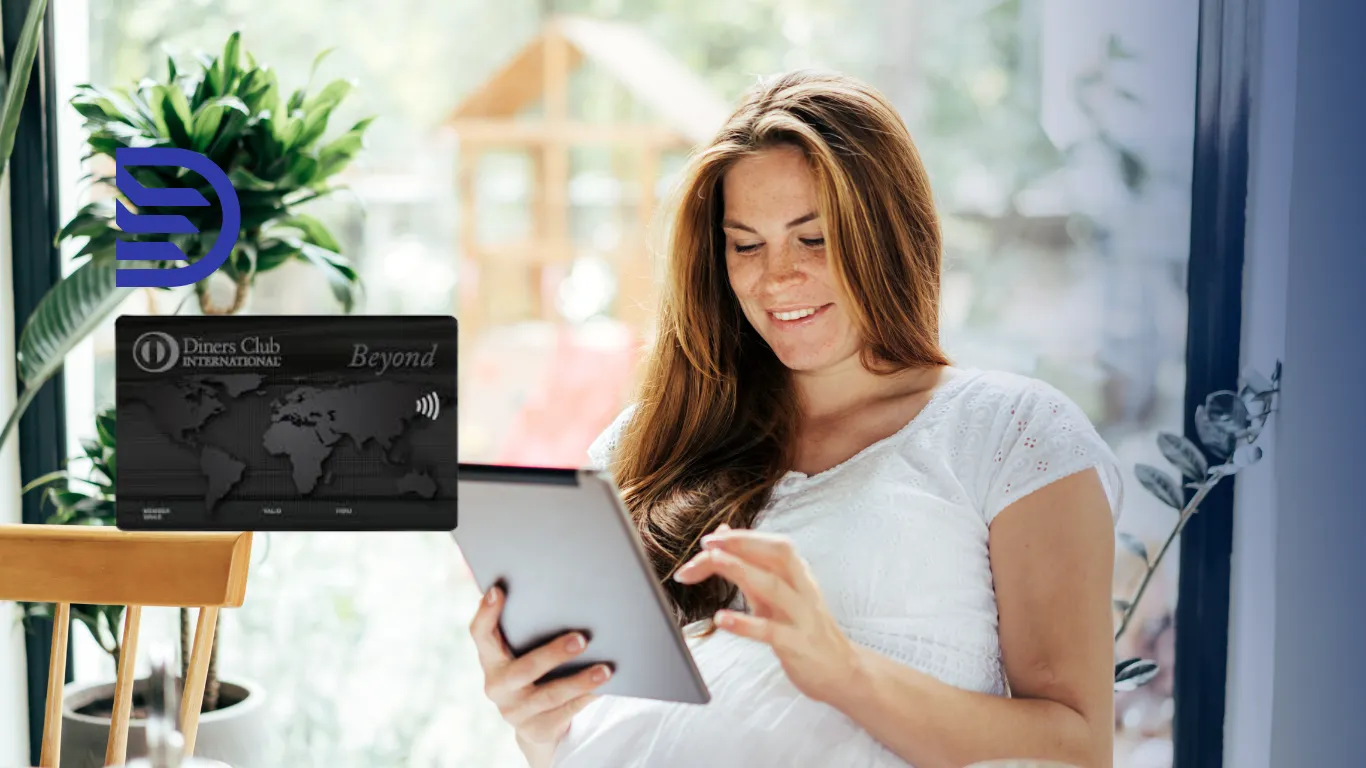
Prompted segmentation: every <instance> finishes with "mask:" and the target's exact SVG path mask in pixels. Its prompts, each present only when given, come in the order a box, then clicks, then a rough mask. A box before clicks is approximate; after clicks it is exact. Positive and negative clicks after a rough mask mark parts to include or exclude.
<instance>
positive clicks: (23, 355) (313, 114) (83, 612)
mask: <svg viewBox="0 0 1366 768" xmlns="http://www.w3.org/2000/svg"><path fill="white" fill-rule="evenodd" d="M45 7H46V0H34V1H33V3H32V5H31V6H30V9H29V16H28V18H27V20H26V23H25V26H24V29H23V31H22V33H21V35H20V43H19V45H18V47H17V49H16V55H15V57H14V61H13V62H12V66H13V68H12V70H11V71H10V73H9V74H10V77H9V79H8V82H6V83H5V86H6V87H5V98H4V102H3V104H0V169H3V167H4V164H5V161H7V160H8V157H9V154H10V150H11V148H12V147H13V143H14V135H15V133H16V130H17V123H18V116H19V111H20V110H19V106H20V103H21V101H22V98H23V94H24V93H25V92H26V90H27V85H28V75H29V71H30V68H31V65H32V62H33V59H34V55H35V53H36V50H37V45H38V39H39V33H40V32H41V29H42V24H41V21H42V17H43V13H44V10H45ZM323 56H325V53H324V54H323V55H320V56H319V57H318V58H317V59H316V60H315V61H314V67H313V70H314V72H316V70H317V67H318V65H319V64H320V63H321V61H322V59H323ZM197 61H198V66H197V67H196V68H195V69H194V70H193V71H191V72H187V73H181V72H179V71H178V70H177V68H176V64H175V62H174V60H169V61H168V67H169V76H168V77H167V79H166V80H165V81H164V82H159V83H158V82H154V81H143V82H142V83H140V84H139V85H138V86H137V87H136V88H135V89H133V90H113V91H107V90H103V89H99V88H95V87H93V86H82V87H80V88H79V89H78V91H79V92H78V95H77V96H76V97H75V98H74V99H73V101H72V105H73V106H74V107H75V109H76V110H77V111H78V112H79V113H80V114H81V115H82V116H83V117H84V118H85V121H86V128H87V129H88V130H89V132H90V133H89V138H88V141H87V144H88V150H89V151H88V153H87V155H86V159H90V160H93V161H94V162H93V163H92V165H93V166H94V167H95V168H96V171H95V172H94V173H92V174H90V175H89V176H88V177H87V178H91V179H93V180H94V182H95V183H96V184H97V185H101V186H102V187H104V188H107V190H108V192H109V193H110V194H112V195H113V196H114V197H115V198H116V199H117V198H118V190H117V188H116V187H115V186H114V184H113V182H114V179H113V177H112V175H110V171H112V168H113V166H112V161H113V158H114V154H115V152H116V151H117V150H118V149H119V148H122V147H133V146H138V147H147V146H156V147H177V148H183V149H189V150H193V151H196V152H200V153H203V154H205V155H206V156H208V157H209V159H211V160H212V161H213V162H214V163H215V164H217V165H218V166H219V167H220V168H222V169H223V171H224V172H225V173H227V175H228V177H229V180H230V181H231V182H232V184H233V187H234V189H235V191H236V193H237V196H238V201H239V204H240V206H241V228H240V231H239V232H238V241H237V245H236V247H235V249H234V251H233V253H232V254H231V256H230V258H229V259H228V261H227V262H226V263H225V264H224V265H223V266H222V268H220V270H219V272H220V273H222V274H223V275H225V276H226V277H227V278H229V280H230V281H231V284H232V286H233V291H234V293H233V298H232V300H231V302H230V303H228V304H227V305H226V306H218V305H216V304H215V303H214V301H213V300H212V297H211V295H210V292H209V290H208V288H209V287H208V285H207V283H206V282H200V283H198V284H196V285H195V286H194V291H195V294H196V295H197V297H198V299H199V307H200V310H201V311H202V312H203V313H204V314H232V313H236V312H238V311H240V310H242V309H243V308H244V306H245V305H246V301H247V297H248V295H249V294H250V291H251V289H252V287H253V286H254V285H255V281H256V279H257V277H258V276H260V275H261V274H263V273H266V272H270V271H271V270H274V269H277V268H279V267H280V266H281V265H282V264H284V263H285V262H287V261H290V260H300V261H303V262H305V263H308V264H311V265H313V266H314V267H316V268H317V273H318V274H319V275H321V276H322V277H323V279H325V280H326V281H327V283H328V285H329V286H330V288H331V290H332V293H333V295H334V297H335V298H336V299H337V300H338V302H339V303H340V305H341V307H342V309H343V310H344V311H347V312H350V311H351V310H352V309H353V307H354V306H355V303H356V299H357V297H358V295H359V290H360V282H359V278H358V275H357V273H356V272H355V270H354V269H353V268H352V267H351V266H350V265H349V263H348V262H347V261H346V259H344V258H343V257H342V256H341V255H340V246H339V244H338V243H337V241H336V239H335V238H334V237H333V236H332V234H331V233H330V232H329V231H328V229H327V227H326V226H324V225H323V224H322V223H321V222H320V221H318V220H317V219H315V218H313V217H311V216H309V215H308V214H306V213H304V212H303V210H302V207H303V206H304V205H305V204H306V203H308V202H309V201H312V200H315V199H317V198H319V197H322V196H324V195H328V194H331V193H332V192H335V191H337V190H339V189H341V188H342V187H340V186H337V185H336V184H335V183H334V179H335V177H336V175H337V174H338V173H340V172H341V171H342V170H344V169H345V168H346V167H347V165H349V164H350V162H351V161H352V160H353V159H354V158H355V157H356V155H357V154H358V153H359V152H360V150H361V149H362V148H363V145H364V135H365V131H366V129H367V127H368V126H369V124H370V122H371V119H365V120H361V121H360V122H358V123H356V124H354V125H353V126H351V127H350V128H349V129H347V130H345V131H344V132H342V133H340V135H337V136H336V137H334V138H331V139H330V140H326V141H324V140H323V134H324V133H326V132H327V128H328V122H329V119H330V117H331V116H332V113H333V112H334V110H335V109H336V108H337V107H338V105H339V104H340V103H341V102H342V101H343V100H344V99H345V98H346V96H347V95H348V94H349V92H350V90H351V88H352V86H351V84H349V83H348V82H346V81H342V80H338V81H334V82H332V83H329V84H328V85H326V86H325V87H323V88H322V89H321V90H319V91H318V92H316V93H313V94H310V92H309V89H310V87H311V79H312V74H310V82H309V84H308V85H305V86H304V87H303V88H300V89H298V90H296V91H294V92H293V93H292V94H290V95H289V96H288V97H287V98H286V97H285V96H284V95H283V94H282V92H281V91H280V87H279V84H278V81H277V78H276V76H275V74H274V72H272V71H271V70H270V69H269V68H268V67H263V66H258V65H257V63H256V61H255V59H254V58H253V57H252V56H251V55H250V54H249V53H245V52H244V51H242V50H241V47H240V39H239V35H237V34H233V35H232V36H231V37H229V39H228V41H227V43H226V45H225V46H224V49H223V52H222V54H221V55H220V56H218V57H216V58H215V57H210V56H207V55H203V54H201V55H199V56H198V58H197ZM101 167H103V171H102V172H101V170H100V169H101ZM129 171H130V173H131V174H132V175H133V177H134V178H135V179H136V180H137V181H138V182H140V183H141V184H142V185H144V186H147V187H192V188H195V189H196V190H198V191H199V192H200V194H201V195H203V196H204V197H205V198H206V199H208V200H210V201H213V200H214V199H215V198H216V194H215V193H214V192H213V190H212V188H211V187H209V186H208V184H207V183H206V182H205V181H204V180H202V179H200V178H199V177H198V176H197V175H191V174H188V173H185V172H183V171H181V169H176V168H159V167H133V168H129ZM101 173H103V175H101ZM112 203H113V200H108V199H106V200H104V201H99V202H95V203H92V204H90V205H87V206H86V207H84V208H83V209H82V210H81V211H80V212H79V213H78V214H77V215H76V216H75V217H73V218H72V220H71V221H70V222H68V223H67V224H66V226H65V227H63V228H62V230H61V232H60V233H59V234H58V236H57V242H58V243H60V242H62V241H65V240H69V239H73V238H85V239H86V241H85V243H84V245H83V247H82V248H81V249H80V252H79V253H78V254H77V259H78V260H80V261H81V262H82V263H81V264H80V265H79V266H78V267H77V268H76V269H75V270H74V271H73V272H72V273H71V274H70V275H69V276H68V277H66V278H64V279H63V280H61V281H59V282H58V283H56V284H55V285H54V286H53V287H52V288H51V289H50V290H49V291H48V293H47V294H46V295H45V296H44V297H43V299H42V300H41V301H40V302H39V304H38V306H37V307H36V308H35V309H34V311H33V313H32V315H31V316H30V317H29V318H28V320H27V322H26V323H25V324H24V326H23V330H22V332H21V335H20V338H19V344H18V372H19V378H20V381H21V383H22V384H23V389H22V391H21V393H20V397H19V402H18V404H17V405H16V407H15V409H14V411H13V412H12V413H11V414H10V415H9V417H8V419H7V421H6V422H5V424H4V427H3V429H0V447H3V446H4V445H5V443H6V441H7V440H8V437H9V434H10V432H11V431H13V430H14V429H15V427H16V426H17V424H18V423H19V420H20V418H21V417H22V416H23V414H24V412H25V410H26V409H27V408H28V406H29V404H31V402H32V401H33V398H34V396H35V395H36V394H37V392H38V391H39V390H40V389H41V387H42V386H43V384H45V383H46V382H47V381H48V380H49V379H51V378H52V376H54V375H55V374H56V373H57V371H59V370H60V369H61V367H62V365H63V363H64V361H65V357H66V355H67V354H68V353H69V352H70V351H71V350H72V349H73V348H74V347H75V346H76V345H77V344H79V343H80V342H81V341H82V340H83V339H84V338H86V337H87V336H88V335H89V334H90V333H91V332H93V331H94V330H95V329H96V328H98V327H99V326H100V325H101V324H102V323H103V322H104V321H105V320H107V319H108V318H109V316H110V315H111V314H112V313H113V312H114V311H115V310H116V309H117V308H118V306H119V305H120V304H121V303H122V302H123V301H124V299H126V298H127V297H128V295H129V294H130V293H131V290H132V289H127V288H119V287H117V285H116V281H115V267H116V264H117V263H118V262H117V261H116V258H115V248H116V243H117V242H118V241H119V240H125V241H128V240H151V239H154V236H147V235H132V234H128V233H124V232H121V231H119V230H118V229H117V227H116V221H115V215H114V206H113V204H112ZM124 204H125V205H127V201H126V200H125V201H124ZM128 207H129V208H130V209H132V208H133V206H131V205H129V206H128ZM176 212H177V213H180V214H183V215H184V216H185V218H187V219H189V220H190V221H191V222H192V224H193V225H194V227H195V228H196V229H197V230H198V232H196V233H192V234H176V235H171V236H170V238H169V239H170V240H171V241H172V242H174V243H175V244H176V245H177V246H178V247H179V248H180V250H181V251H182V252H183V253H184V254H185V259H186V260H188V261H191V262H193V261H196V260H198V259H199V258H201V257H202V256H203V255H204V254H205V253H206V252H207V250H208V247H209V245H210V244H211V243H212V242H213V241H214V240H215V239H216V238H217V237H218V235H219V231H218V230H219V229H220V227H221V217H220V216H219V214H218V213H217V211H216V207H215V206H210V207H207V208H197V209H196V208H178V209H177V210H176ZM123 264H124V265H125V266H129V265H128V264H127V262H124V263H123ZM137 266H154V267H158V268H171V267H173V266H175V263H174V262H172V261H161V262H152V263H150V264H147V263H144V264H139V265H137ZM95 426H96V433H97V437H96V438H95V439H93V440H87V441H83V447H84V454H85V455H84V456H82V457H78V460H80V459H85V460H89V461H90V470H89V472H86V473H75V472H73V471H72V470H71V469H70V467H68V469H67V470H63V471H60V472H56V473H52V474H49V475H47V476H45V477H42V478H38V479H37V480H35V481H33V482H32V483H30V484H29V486H28V487H26V488H25V489H24V491H25V492H27V491H29V490H34V489H37V488H39V487H41V488H43V489H44V496H45V500H46V501H47V502H48V503H49V504H51V505H52V507H53V509H54V513H53V514H52V515H51V517H50V518H49V519H48V522H49V523H54V524H77V525H111V524H113V523H114V521H115V511H114V510H115V507H114V485H115V480H116V473H117V456H116V448H117V446H116V443H115V431H114V426H115V424H114V416H113V413H112V411H110V410H105V411H102V412H101V413H100V414H99V415H98V417H97V419H96V424H95ZM25 609H26V610H25V612H24V615H25V617H32V616H36V615H41V614H42V613H44V612H46V611H47V610H48V607H47V606H35V605H29V606H25ZM122 613H123V608H122V606H72V617H73V618H74V619H76V620H77V621H80V622H81V623H82V624H84V625H85V626H86V627H87V628H88V629H89V630H90V632H91V634H92V635H93V636H94V638H95V639H96V641H97V642H98V643H99V644H100V646H101V647H102V648H103V649H104V650H105V651H106V652H107V653H108V654H109V655H110V656H111V657H112V658H113V660H114V661H115V663H116V666H117V661H118V658H119V656H120V655H121V648H120V645H119V627H120V624H121V616H122ZM188 625H189V622H188V612H185V611H182V612H181V628H182V631H181V635H182V648H183V649H184V652H183V656H184V657H185V658H188V656H189V653H188V649H187V648H185V646H186V645H187V644H188V643H187V640H186V638H188V636H189V631H188ZM217 640H218V637H217V634H215V638H214V645H213V652H212V655H211V661H210V668H209V679H208V681H207V684H206V688H205V697H204V707H203V711H204V712H206V713H210V714H206V715H205V719H204V720H202V721H201V729H200V742H201V746H202V747H204V748H205V749H201V753H204V754H208V753H209V751H211V750H209V749H208V748H209V744H208V743H207V742H208V741H209V739H208V738H207V737H208V736H209V734H208V732H207V731H208V730H209V728H208V726H209V724H210V719H211V718H213V717H215V713H214V710H215V708H216V707H217V706H218V705H219V692H220V683H219V680H218V677H217V664H216V661H217ZM182 674H183V671H182ZM228 687H229V686H228V685H227V684H225V685H224V686H223V688H224V693H223V696H225V697H227V696H229V694H228V693H227V688H228ZM232 688H234V689H236V690H237V693H234V694H232V695H233V696H236V697H238V698H239V699H240V697H242V696H247V695H250V694H251V691H250V690H248V689H246V688H242V687H241V686H232ZM96 700H97V699H92V701H96ZM232 709H233V710H237V709H239V708H238V707H233V708H232ZM248 709H249V710H250V711H251V714H246V713H243V714H241V715H238V716H235V717H236V718H237V721H236V722H228V721H227V720H226V719H225V720H223V722H222V726H223V731H222V739H221V740H222V742H223V744H224V745H225V746H224V747H223V749H224V751H225V752H228V753H232V756H231V757H230V756H229V755H227V754H224V755H222V756H220V759H225V760H229V761H231V762H232V763H233V764H235V765H237V764H240V765H249V764H252V763H251V760H252V758H251V757H238V756H239V755H243V754H247V753H245V752H243V750H249V751H253V752H252V754H254V750H255V749H256V748H257V746H256V745H254V743H255V742H256V741H259V738H253V737H254V736H257V735H258V734H256V733H254V732H252V731H251V728H252V727H255V721H256V720H259V714H258V713H259V712H260V711H263V710H260V708H259V707H256V706H253V707H250V708H248ZM226 712H227V711H226V710H225V711H224V713H223V714H224V715H226ZM68 716H69V713H68V714H64V719H66V718H67V717H68ZM89 719H90V718H87V720H89ZM70 725H72V723H70V722H68V723H67V726H68V727H67V728H64V733H66V734H67V735H72V732H73V731H72V729H71V728H70V727H69V726H70ZM104 730H105V732H106V733H107V722H106V723H105V726H104ZM65 738H66V737H65V736H64V740H65ZM100 738H101V739H102V738H103V737H102V736H101V737H100ZM101 749H102V747H101ZM210 756H212V755H210Z"/></svg>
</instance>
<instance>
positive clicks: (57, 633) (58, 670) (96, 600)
mask: <svg viewBox="0 0 1366 768" xmlns="http://www.w3.org/2000/svg"><path fill="white" fill-rule="evenodd" d="M250 559H251V534H250V533H173V532H159V531H158V532H130V531H120V530H118V529H116V528H102V527H91V526H76V525H0V600H16V601H22V602H32V603H55V604H56V610H55V611H53V615H54V622H53V630H52V663H51V665H50V666H49V668H48V680H47V708H46V712H47V716H46V718H45V720H44V724H43V746H42V752H41V758H40V760H39V763H38V765H39V766H40V768H57V765H58V761H59V759H60V754H59V753H60V745H61V739H62V688H63V682H64V681H65V679H66V646H67V631H68V628H69V627H70V624H71V606H72V605H73V604H76V605H123V606H127V611H126V612H125V614H124V624H123V642H122V649H123V650H122V654H121V655H120V657H119V669H118V681H117V683H116V684H115V687H114V712H113V716H112V721H113V722H112V725H111V727H110V729H109V745H108V747H107V751H106V752H105V761H104V762H105V764H106V765H122V764H123V763H124V761H125V759H126V758H127V751H128V718H129V714H130V713H131V712H132V708H133V669H134V665H135V662H136V658H137V649H138V631H139V629H140V627H141V622H142V608H143V607H144V606H157V607H176V608H198V609H199V620H198V622H197V625H196V627H195V636H194V646H193V650H192V651H191V653H190V659H189V664H188V670H187V672H186V675H185V682H184V691H183V693H182V696H181V709H180V721H181V730H182V731H183V732H184V734H185V754H186V755H192V754H194V743H195V735H196V734H197V733H198V730H199V710H200V707H202V706H203V701H204V685H205V682H206V680H207V678H208V672H209V659H210V653H211V651H212V649H213V634H214V631H215V630H216V629H217V627H218V610H219V609H220V608H237V607H240V606H241V605H242V601H243V600H244V599H245V598H246V592H247V566H248V563H249V561H250Z"/></svg>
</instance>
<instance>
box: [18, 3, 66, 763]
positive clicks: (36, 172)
mask: <svg viewBox="0 0 1366 768" xmlns="http://www.w3.org/2000/svg"><path fill="white" fill-rule="evenodd" d="M32 2H33V0H6V2H5V3H4V4H3V6H0V26H3V33H4V34H3V36H4V51H5V61H7V62H9V61H13V60H14V50H15V47H16V45H17V43H18V38H19V32H20V30H21V29H22V27H23V25H24V19H25V18H26V17H27V16H28V9H29V5H30V4H31V3H32ZM54 75H55V66H54V63H53V11H52V3H50V2H49V3H48V5H47V8H46V9H45V13H44V16H43V33H42V38H41V41H40V44H39V50H38V55H37V56H36V57H35V58H34V61H33V70H32V73H31V74H30V75H29V83H28V91H27V92H26V93H25V94H24V103H23V107H22V109H21V111H20V114H19V127H18V132H17V133H16V135H15V137H14V151H13V154H11V155H10V167H9V182H10V224H11V229H10V231H11V233H12V234H11V237H12V241H13V242H12V247H11V249H10V253H11V254H13V256H12V261H13V264H12V267H13V276H14V277H13V282H14V333H15V345H16V348H17V346H18V341H19V334H20V333H21V332H22V331H23V324H24V321H25V320H27V319H28V317H29V315H30V314H32V313H33V309H34V307H36V306H37V305H38V302H39V301H41V300H42V298H43V296H44V295H45V294H46V293H47V291H48V289H50V288H51V287H52V286H53V285H54V284H55V283H56V282H57V281H58V280H60V279H61V278H62V259H61V251H60V249H59V248H58V247H57V246H56V245H55V243H54V240H55V238H56V236H57V232H58V230H59V229H60V227H61V224H60V222H59V215H60V214H59V210H58V207H57V206H58V203H59V200H58V198H57V183H58V180H57V155H56V152H57V109H56V101H57V88H56V78H55V76H54ZM20 254H22V257H21V256H20ZM16 385H17V382H16ZM65 403H66V389H65V386H64V384H63V377H62V374H61V372H58V374H57V375H56V376H53V377H52V379H51V380H49V381H48V382H47V383H46V384H45V385H44V386H43V388H42V389H41V390H40V391H39V392H38V395H37V396H36V397H35V398H34V400H33V403H32V404H31V405H30V406H29V408H28V410H27V411H26V412H25V413H24V417H23V418H22V419H21V420H20V421H19V427H18V429H17V430H16V434H15V436H14V437H15V442H16V443H17V444H18V447H19V477H20V482H22V483H25V484H27V483H28V482H30V481H31V480H33V479H35V478H37V477H40V476H42V475H44V474H46V473H48V472H52V471H55V470H58V469H61V468H62V466H64V465H65V463H66V458H67V457H66V406H65ZM22 505H23V506H22V510H23V513H22V514H23V517H22V520H23V522H24V523H26V524H41V523H42V522H43V521H44V519H45V517H46V516H45V515H44V513H43V500H42V496H41V495H40V494H26V495H25V496H24V498H23V499H22ZM30 626H31V628H32V631H30V632H26V633H25V635H24V645H25V649H24V650H25V653H26V656H27V674H26V678H27V681H28V712H29V723H28V725H29V754H30V761H31V763H32V764H33V765H37V764H38V757H39V750H40V748H41V746H42V737H43V713H44V711H45V709H46V701H47V677H48V663H49V661H50V660H51V650H52V622H51V621H50V620H48V619H37V620H34V621H33V622H31V624H30ZM68 637H70V635H69V634H68ZM69 643H70V641H69V640H68V646H67V658H68V659H69V658H70V657H71V646H70V644H69ZM72 679H73V678H72V666H71V665H70V664H68V665H67V668H66V680H65V682H71V680H72Z"/></svg>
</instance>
